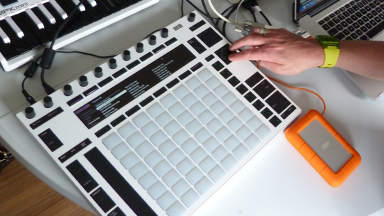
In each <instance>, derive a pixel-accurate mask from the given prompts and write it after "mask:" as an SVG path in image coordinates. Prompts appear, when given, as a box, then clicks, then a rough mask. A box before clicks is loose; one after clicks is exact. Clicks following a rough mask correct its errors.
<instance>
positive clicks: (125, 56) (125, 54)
mask: <svg viewBox="0 0 384 216" xmlns="http://www.w3.org/2000/svg"><path fill="white" fill-rule="evenodd" d="M123 59H124V61H128V60H130V59H131V52H129V50H124V52H123Z"/></svg>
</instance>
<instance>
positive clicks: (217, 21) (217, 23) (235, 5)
mask: <svg viewBox="0 0 384 216" xmlns="http://www.w3.org/2000/svg"><path fill="white" fill-rule="evenodd" d="M237 5H238V4H234V5H231V6H229V7H228V8H227V9H225V10H224V11H223V13H221V15H223V16H224V14H225V13H226V12H227V11H228V10H229V9H231V8H233V7H237ZM227 18H228V17H227ZM219 22H220V20H219V19H218V20H216V25H219Z"/></svg>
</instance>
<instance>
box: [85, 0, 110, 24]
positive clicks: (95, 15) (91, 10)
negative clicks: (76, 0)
mask: <svg viewBox="0 0 384 216" xmlns="http://www.w3.org/2000/svg"><path fill="white" fill-rule="evenodd" d="M83 5H84V7H85V11H86V12H87V13H88V15H89V16H90V17H91V18H92V19H93V20H99V19H102V18H103V17H104V16H105V15H103V14H101V13H100V12H99V10H98V9H97V6H96V7H92V6H91V5H90V4H89V3H88V1H85V2H84V3H83Z"/></svg>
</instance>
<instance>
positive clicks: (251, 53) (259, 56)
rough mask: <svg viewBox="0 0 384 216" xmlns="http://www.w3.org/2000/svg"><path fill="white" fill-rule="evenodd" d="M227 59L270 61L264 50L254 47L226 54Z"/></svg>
mask: <svg viewBox="0 0 384 216" xmlns="http://www.w3.org/2000/svg"><path fill="white" fill-rule="evenodd" d="M228 59H229V60H230V61H242V60H253V61H258V60H266V61H270V60H269V59H270V57H268V54H267V53H266V52H263V50H261V49H260V48H255V49H246V50H244V51H241V52H238V53H234V54H231V55H229V56H228Z"/></svg>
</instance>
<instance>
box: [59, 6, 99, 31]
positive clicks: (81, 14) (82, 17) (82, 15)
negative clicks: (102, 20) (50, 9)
mask: <svg viewBox="0 0 384 216" xmlns="http://www.w3.org/2000/svg"><path fill="white" fill-rule="evenodd" d="M56 2H57V4H59V5H60V7H61V8H63V10H64V11H65V12H66V13H67V14H70V13H71V11H72V10H74V9H75V10H76V12H75V14H74V16H75V17H76V19H77V20H78V22H81V23H82V27H83V26H86V25H89V24H91V23H93V22H94V21H93V20H92V19H91V17H89V16H88V14H87V12H86V11H80V10H79V9H78V8H77V7H76V5H75V4H74V3H73V2H72V1H68V0H67V1H66V0H56Z"/></svg>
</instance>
